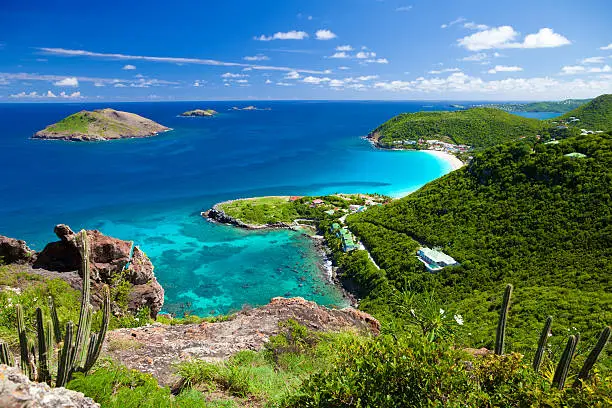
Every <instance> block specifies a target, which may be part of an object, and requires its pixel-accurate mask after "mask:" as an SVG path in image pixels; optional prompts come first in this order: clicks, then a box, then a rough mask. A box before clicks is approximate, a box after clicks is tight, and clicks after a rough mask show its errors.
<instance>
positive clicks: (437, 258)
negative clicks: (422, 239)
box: [419, 247, 457, 265]
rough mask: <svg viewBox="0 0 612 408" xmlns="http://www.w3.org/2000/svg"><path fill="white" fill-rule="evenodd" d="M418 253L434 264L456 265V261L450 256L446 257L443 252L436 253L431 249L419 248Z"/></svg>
mask: <svg viewBox="0 0 612 408" xmlns="http://www.w3.org/2000/svg"><path fill="white" fill-rule="evenodd" d="M419 251H421V252H422V253H423V255H425V256H426V257H428V258H429V259H431V260H432V261H434V262H435V263H445V264H447V265H452V264H456V263H457V261H455V259H454V258H453V257H452V256H449V255H446V254H445V253H444V252H441V251H437V250H435V249H431V248H425V247H423V248H421V249H420V250H419Z"/></svg>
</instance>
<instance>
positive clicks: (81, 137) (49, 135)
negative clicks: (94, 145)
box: [33, 108, 170, 142]
mask: <svg viewBox="0 0 612 408" xmlns="http://www.w3.org/2000/svg"><path fill="white" fill-rule="evenodd" d="M168 130H170V128H168V127H166V126H163V125H160V124H159V123H157V122H154V121H152V120H151V119H147V118H144V117H142V116H140V115H136V114H135V113H130V112H122V111H118V110H114V109H110V108H106V109H98V110H94V111H86V110H83V111H80V112H77V113H75V114H73V115H70V116H68V117H67V118H65V119H62V120H61V121H59V122H57V123H55V124H53V125H49V126H47V127H46V128H45V129H43V130H41V131H39V132H36V134H34V136H33V138H34V139H50V140H68V141H75V142H91V141H103V140H113V139H126V138H136V137H150V136H155V135H157V134H158V133H161V132H166V131H168Z"/></svg>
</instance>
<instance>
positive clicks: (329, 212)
mask: <svg viewBox="0 0 612 408" xmlns="http://www.w3.org/2000/svg"><path fill="white" fill-rule="evenodd" d="M323 212H324V213H325V214H327V215H334V212H335V211H334V210H327V211H323Z"/></svg>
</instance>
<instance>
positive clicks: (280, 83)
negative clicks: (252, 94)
mask: <svg viewBox="0 0 612 408" xmlns="http://www.w3.org/2000/svg"><path fill="white" fill-rule="evenodd" d="M276 85H278V86H293V84H290V83H287V82H277V83H276Z"/></svg>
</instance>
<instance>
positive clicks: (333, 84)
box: [329, 79, 344, 88]
mask: <svg viewBox="0 0 612 408" xmlns="http://www.w3.org/2000/svg"><path fill="white" fill-rule="evenodd" d="M329 86H331V87H332V88H338V87H341V86H344V81H341V80H339V79H332V80H331V81H329Z"/></svg>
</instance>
